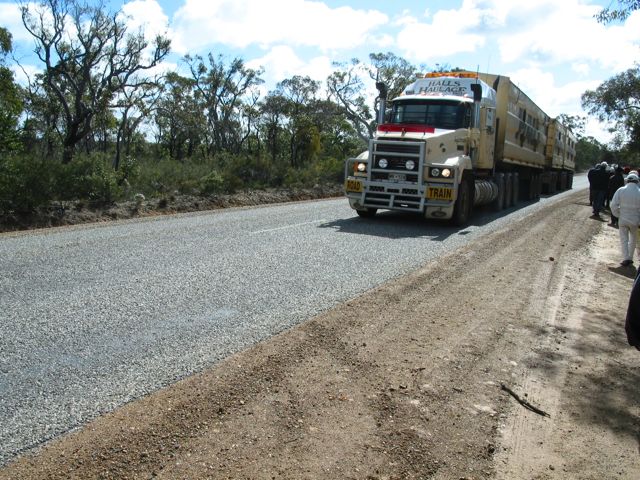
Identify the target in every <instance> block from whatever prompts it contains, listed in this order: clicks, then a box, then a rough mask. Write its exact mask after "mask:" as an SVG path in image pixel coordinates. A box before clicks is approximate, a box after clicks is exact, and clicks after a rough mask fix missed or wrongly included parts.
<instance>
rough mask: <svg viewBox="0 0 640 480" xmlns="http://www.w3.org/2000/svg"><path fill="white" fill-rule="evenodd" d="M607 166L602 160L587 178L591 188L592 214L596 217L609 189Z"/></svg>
mask: <svg viewBox="0 0 640 480" xmlns="http://www.w3.org/2000/svg"><path fill="white" fill-rule="evenodd" d="M607 167H608V165H607V164H606V163H605V162H602V163H601V164H600V165H599V166H598V168H596V169H595V170H594V172H593V173H592V175H591V178H590V179H589V183H590V186H591V190H592V191H593V216H594V217H596V218H600V212H601V211H602V210H603V209H604V201H605V199H606V198H607V190H608V189H609V174H608V173H607Z"/></svg>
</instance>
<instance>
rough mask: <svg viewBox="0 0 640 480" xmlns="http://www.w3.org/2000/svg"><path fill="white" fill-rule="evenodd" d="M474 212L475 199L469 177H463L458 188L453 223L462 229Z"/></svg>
mask: <svg viewBox="0 0 640 480" xmlns="http://www.w3.org/2000/svg"><path fill="white" fill-rule="evenodd" d="M472 210H473V197H472V196H471V182H470V181H469V179H468V178H467V177H463V178H462V181H461V182H460V186H459V187H458V198H456V203H455V205H454V207H453V216H452V217H451V222H452V223H453V224H454V225H456V226H458V227H462V226H464V225H466V224H467V223H468V222H469V217H470V216H471V212H472Z"/></svg>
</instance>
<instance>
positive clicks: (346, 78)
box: [327, 52, 417, 142]
mask: <svg viewBox="0 0 640 480" xmlns="http://www.w3.org/2000/svg"><path fill="white" fill-rule="evenodd" d="M335 66H336V67H337V68H338V69H337V70H336V71H335V72H333V73H332V74H331V75H330V76H329V78H328V79H327V89H328V91H329V94H330V98H331V99H332V100H333V101H335V102H336V103H337V104H338V105H340V106H341V108H342V111H343V114H344V115H345V117H346V118H347V119H348V120H349V122H350V123H351V125H352V126H353V128H354V129H355V131H356V132H357V133H358V136H359V137H360V139H361V140H362V141H363V142H367V141H368V140H369V138H371V137H373V135H374V133H375V129H376V121H377V118H378V116H379V105H380V103H379V94H376V89H375V87H376V84H381V85H384V91H385V94H386V97H387V98H389V99H392V98H395V97H397V96H398V95H400V93H401V92H402V90H403V89H404V87H406V85H407V84H408V83H410V82H411V81H413V78H414V76H415V74H416V72H417V68H416V67H415V66H413V65H412V64H411V63H409V62H408V61H407V60H405V59H403V58H402V57H398V56H397V55H395V54H394V53H391V52H387V53H371V54H369V63H363V62H361V61H360V60H358V59H353V60H351V62H349V63H339V64H336V65H335Z"/></svg>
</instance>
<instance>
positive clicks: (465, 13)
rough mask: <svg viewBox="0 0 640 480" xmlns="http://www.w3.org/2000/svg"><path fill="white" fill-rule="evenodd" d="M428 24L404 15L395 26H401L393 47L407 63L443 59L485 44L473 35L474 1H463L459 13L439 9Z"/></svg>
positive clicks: (475, 21) (478, 19)
mask: <svg viewBox="0 0 640 480" xmlns="http://www.w3.org/2000/svg"><path fill="white" fill-rule="evenodd" d="M432 18H433V21H432V23H430V24H429V23H421V22H418V21H417V20H416V19H415V18H413V17H409V16H404V17H402V18H400V19H399V20H398V21H397V22H396V24H397V25H401V26H402V30H401V31H400V32H399V33H398V37H397V44H398V47H399V48H400V49H401V50H402V51H403V54H404V55H405V56H406V57H408V58H409V59H411V60H415V61H424V60H427V59H429V58H438V57H447V56H451V55H455V54H457V53H461V52H473V51H475V50H476V49H477V48H479V47H482V46H483V45H484V44H485V38H484V36H482V35H479V34H477V33H473V32H474V31H475V30H476V27H478V26H479V25H480V24H481V20H482V18H481V16H480V14H479V11H478V10H477V9H476V8H475V7H474V2H472V1H465V2H463V5H462V7H461V8H460V10H439V11H438V12H436V13H435V14H433V17H432Z"/></svg>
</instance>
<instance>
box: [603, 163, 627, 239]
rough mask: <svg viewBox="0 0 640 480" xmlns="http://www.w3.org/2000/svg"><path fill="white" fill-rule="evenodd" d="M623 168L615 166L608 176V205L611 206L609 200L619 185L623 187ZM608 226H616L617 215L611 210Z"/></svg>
mask: <svg viewBox="0 0 640 480" xmlns="http://www.w3.org/2000/svg"><path fill="white" fill-rule="evenodd" d="M623 171H624V170H623V168H622V167H621V166H620V165H618V166H617V167H616V170H615V173H614V174H613V175H611V177H609V188H608V190H607V198H608V200H609V206H611V200H612V199H613V194H614V193H616V192H617V191H618V189H619V188H620V187H624V175H622V172H623ZM609 226H610V227H617V226H618V217H616V216H615V215H614V214H613V212H611V223H610V224H609Z"/></svg>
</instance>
